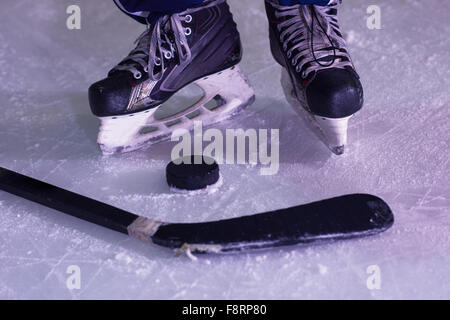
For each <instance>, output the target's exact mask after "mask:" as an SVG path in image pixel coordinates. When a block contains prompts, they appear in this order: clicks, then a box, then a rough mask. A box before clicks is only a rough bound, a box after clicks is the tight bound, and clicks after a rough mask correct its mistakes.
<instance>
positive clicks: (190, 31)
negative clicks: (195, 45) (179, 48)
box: [184, 28, 192, 36]
mask: <svg viewBox="0 0 450 320" xmlns="http://www.w3.org/2000/svg"><path fill="white" fill-rule="evenodd" d="M184 34H185V35H187V36H190V35H191V34H192V29H191V28H186V29H184Z"/></svg>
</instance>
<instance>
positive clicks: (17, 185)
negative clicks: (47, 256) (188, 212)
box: [0, 167, 394, 253]
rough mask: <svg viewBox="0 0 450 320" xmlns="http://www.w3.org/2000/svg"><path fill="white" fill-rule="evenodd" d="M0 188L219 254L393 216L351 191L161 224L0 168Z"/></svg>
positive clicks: (381, 223) (375, 225) (311, 237)
mask: <svg viewBox="0 0 450 320" xmlns="http://www.w3.org/2000/svg"><path fill="white" fill-rule="evenodd" d="M0 190H4V191H7V192H9V193H12V194H14V195H17V196H19V197H22V198H25V199H28V200H31V201H34V202H37V203H40V204H42V205H44V206H47V207H49V208H52V209H56V210H58V211H61V212H64V213H66V214H69V215H71V216H74V217H77V218H80V219H82V220H86V221H89V222H92V223H95V224H97V225H100V226H103V227H106V228H109V229H112V230H115V231H118V232H121V233H125V234H128V235H130V236H132V237H136V238H138V239H140V240H143V241H148V242H153V243H155V244H157V245H161V246H165V247H170V248H178V249H185V250H190V251H192V252H205V253H211V252H215V253H224V252H236V251H245V250H249V249H262V248H269V247H276V246H283V245H293V244H297V243H310V242H314V241H322V240H335V239H346V238H355V237H362V236H368V235H373V234H377V233H380V232H383V231H385V230H387V229H389V228H390V227H391V226H392V224H393V222H394V217H393V215H392V211H391V209H390V208H389V206H388V205H387V204H386V203H385V202H384V201H383V200H381V199H380V198H378V197H375V196H372V195H367V194H352V195H346V196H341V197H337V198H333V199H327V200H322V201H319V202H314V203H310V204H305V205H300V206H296V207H292V208H287V209H281V210H276V211H271V212H266V213H261V214H256V215H251V216H245V217H240V218H234V219H228V220H221V221H212V222H203V223H165V222H159V221H155V220H152V219H149V218H145V217H140V216H138V215H135V214H133V213H130V212H127V211H124V210H122V209H119V208H115V207H113V206H110V205H108V204H105V203H102V202H99V201H96V200H93V199H90V198H87V197H85V196H82V195H79V194H76V193H73V192H70V191H67V190H64V189H62V188H59V187H56V186H53V185H50V184H48V183H45V182H42V181H39V180H36V179H33V178H30V177H27V176H24V175H21V174H19V173H16V172H13V171H10V170H7V169H3V168H1V167H0Z"/></svg>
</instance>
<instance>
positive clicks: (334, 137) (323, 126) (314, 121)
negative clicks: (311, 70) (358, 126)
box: [281, 68, 352, 155]
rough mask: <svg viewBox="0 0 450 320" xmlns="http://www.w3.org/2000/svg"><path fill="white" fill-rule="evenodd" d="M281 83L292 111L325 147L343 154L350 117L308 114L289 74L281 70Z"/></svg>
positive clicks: (335, 152) (337, 153)
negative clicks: (296, 93)
mask: <svg viewBox="0 0 450 320" xmlns="http://www.w3.org/2000/svg"><path fill="white" fill-rule="evenodd" d="M281 83H282V87H283V90H284V94H285V96H286V100H287V101H288V103H289V104H290V105H291V106H292V107H293V109H294V111H295V112H296V113H297V114H298V115H299V116H300V117H301V118H302V119H304V120H305V122H306V124H307V125H308V127H309V128H310V130H311V131H312V132H313V133H314V134H315V135H316V136H317V137H318V138H319V140H321V141H322V142H323V143H324V144H325V146H326V147H327V148H328V149H330V150H331V152H333V153H334V154H336V155H342V154H344V152H345V146H346V144H347V136H348V134H347V132H348V123H349V120H350V119H351V118H352V116H349V117H344V118H336V119H334V118H326V117H321V116H316V115H314V114H312V113H311V112H309V111H308V110H307V109H306V108H305V107H304V106H303V105H302V103H301V102H300V101H299V100H298V99H297V97H296V95H295V92H294V88H293V87H292V82H291V79H290V77H289V73H288V72H287V71H286V70H285V69H284V68H283V70H282V76H281Z"/></svg>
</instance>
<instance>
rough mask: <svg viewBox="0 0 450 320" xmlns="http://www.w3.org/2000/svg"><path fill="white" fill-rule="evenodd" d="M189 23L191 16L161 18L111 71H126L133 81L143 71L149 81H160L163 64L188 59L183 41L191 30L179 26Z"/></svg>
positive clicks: (186, 44)
mask: <svg viewBox="0 0 450 320" xmlns="http://www.w3.org/2000/svg"><path fill="white" fill-rule="evenodd" d="M182 21H183V22H185V23H190V22H192V16H191V15H185V16H182V15H178V14H174V15H171V16H163V17H161V18H159V19H158V20H157V22H156V23H155V24H153V25H152V26H151V25H147V29H146V30H145V31H144V32H143V33H142V34H141V35H140V36H139V37H138V38H137V39H136V41H135V43H137V46H136V48H135V49H133V50H132V51H131V52H130V53H129V54H128V56H127V57H126V58H125V59H123V60H122V61H121V62H120V63H119V64H118V65H117V66H115V67H114V68H113V69H112V70H111V71H110V73H111V72H114V71H129V72H131V73H132V74H133V76H134V78H135V79H140V78H141V77H142V72H141V71H140V70H139V68H140V69H141V70H143V71H144V72H145V73H148V75H149V78H150V79H151V80H154V81H158V80H160V79H161V78H162V76H163V74H164V71H165V70H166V68H165V63H166V61H168V60H171V59H178V61H179V62H182V61H186V60H188V59H190V57H191V49H190V47H189V45H188V41H187V37H188V36H189V35H190V34H191V33H192V29H191V28H189V27H187V28H185V27H184V26H183V25H182Z"/></svg>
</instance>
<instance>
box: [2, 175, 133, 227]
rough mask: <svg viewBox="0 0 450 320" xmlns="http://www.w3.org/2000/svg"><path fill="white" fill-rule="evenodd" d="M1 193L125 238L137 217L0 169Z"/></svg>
mask: <svg viewBox="0 0 450 320" xmlns="http://www.w3.org/2000/svg"><path fill="white" fill-rule="evenodd" d="M0 189H2V190H4V191H7V192H9V193H11V194H14V195H16V196H19V197H22V198H25V199H27V200H30V201H33V202H37V203H39V204H42V205H44V206H46V207H49V208H52V209H55V210H58V211H61V212H64V213H66V214H69V215H71V216H74V217H77V218H80V219H83V220H86V221H89V222H92V223H95V224H97V225H100V226H103V227H106V228H109V229H112V230H115V231H118V232H122V233H126V234H128V230H127V227H128V226H129V225H130V224H131V223H133V221H135V220H136V219H137V218H138V216H137V215H135V214H132V213H130V212H127V211H124V210H121V209H118V208H116V207H113V206H110V205H108V204H105V203H101V202H99V201H96V200H93V199H90V198H87V197H85V196H82V195H80V194H77V193H74V192H70V191H67V190H64V189H62V188H59V187H56V186H54V185H51V184H48V183H45V182H43V181H39V180H36V179H33V178H31V177H28V176H24V175H22V174H19V173H16V172H13V171H10V170H7V169H4V168H0Z"/></svg>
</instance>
